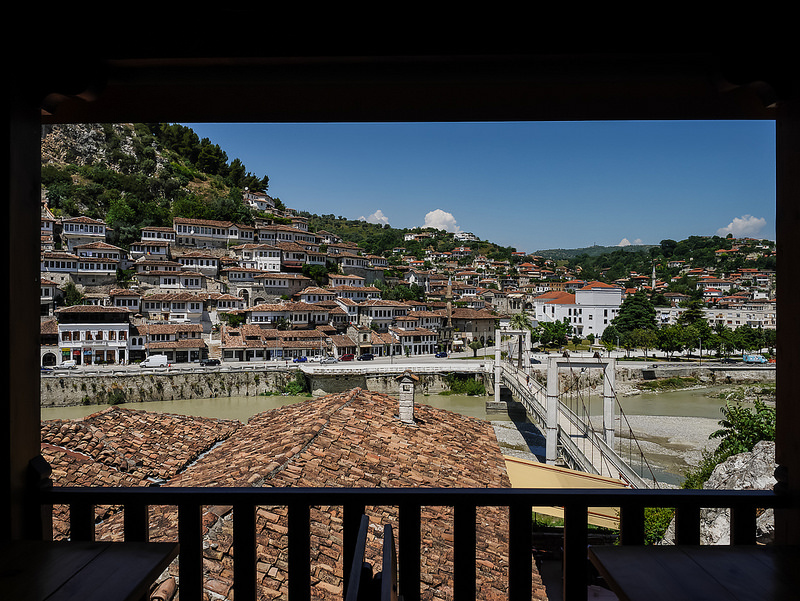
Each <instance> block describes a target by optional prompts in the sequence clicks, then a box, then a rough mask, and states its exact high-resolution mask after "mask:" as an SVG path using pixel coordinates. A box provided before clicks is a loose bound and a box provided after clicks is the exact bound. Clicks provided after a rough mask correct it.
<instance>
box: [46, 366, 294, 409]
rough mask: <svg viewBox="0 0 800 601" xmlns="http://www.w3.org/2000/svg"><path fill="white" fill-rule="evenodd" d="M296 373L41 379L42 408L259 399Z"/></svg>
mask: <svg viewBox="0 0 800 601" xmlns="http://www.w3.org/2000/svg"><path fill="white" fill-rule="evenodd" d="M294 371H295V370H289V371H286V370H282V371H263V372H257V371H241V372H216V371H214V372H212V371H209V372H206V373H196V372H174V373H146V374H140V373H137V374H114V375H113V376H79V375H69V376H46V377H42V378H41V384H40V390H41V406H42V407H66V406H72V405H86V404H91V405H94V404H103V405H104V404H114V403H115V402H125V403H141V402H146V401H174V400H180V399H200V398H213V397H227V396H257V395H260V394H264V393H267V392H277V391H280V390H281V389H282V388H283V386H284V385H285V384H286V383H287V382H288V381H289V380H291V378H292V377H293V375H294Z"/></svg>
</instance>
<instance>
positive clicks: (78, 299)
mask: <svg viewBox="0 0 800 601" xmlns="http://www.w3.org/2000/svg"><path fill="white" fill-rule="evenodd" d="M62 290H63V292H64V306H65V307H72V306H74V305H80V304H81V303H82V302H83V293H82V292H81V291H80V290H78V287H77V286H76V285H75V284H74V283H73V282H67V283H66V284H64V288H63V289H62Z"/></svg>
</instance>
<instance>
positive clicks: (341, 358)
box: [339, 353, 356, 361]
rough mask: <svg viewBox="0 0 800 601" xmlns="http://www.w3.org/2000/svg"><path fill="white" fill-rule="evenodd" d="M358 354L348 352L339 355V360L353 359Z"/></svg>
mask: <svg viewBox="0 0 800 601" xmlns="http://www.w3.org/2000/svg"><path fill="white" fill-rule="evenodd" d="M355 358H356V356H355V355H354V354H353V353H346V354H344V355H342V356H341V357H339V361H352V360H353V359H355Z"/></svg>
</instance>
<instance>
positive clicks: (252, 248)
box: [231, 244, 281, 273]
mask: <svg viewBox="0 0 800 601" xmlns="http://www.w3.org/2000/svg"><path fill="white" fill-rule="evenodd" d="M231 250H233V252H234V255H235V256H236V258H237V259H238V261H239V265H240V266H241V267H245V268H248V269H257V270H259V271H271V272H275V273H277V272H279V271H280V270H281V249H280V248H278V247H277V246H273V245H272V244H242V245H240V246H235V247H233V248H232V249H231Z"/></svg>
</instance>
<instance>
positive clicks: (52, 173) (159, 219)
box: [41, 123, 280, 248]
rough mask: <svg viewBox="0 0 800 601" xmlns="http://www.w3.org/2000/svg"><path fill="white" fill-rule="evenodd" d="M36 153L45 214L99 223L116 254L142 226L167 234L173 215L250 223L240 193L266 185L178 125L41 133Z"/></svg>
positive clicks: (53, 129)
mask: <svg viewBox="0 0 800 601" xmlns="http://www.w3.org/2000/svg"><path fill="white" fill-rule="evenodd" d="M41 147H42V187H43V189H44V190H45V192H46V194H47V200H48V204H49V206H50V209H51V210H53V212H54V213H55V214H56V216H58V217H76V216H78V215H84V216H86V217H90V218H92V219H101V220H104V221H105V222H106V223H107V225H108V226H109V227H110V228H111V229H112V231H111V233H110V236H109V242H110V243H112V244H115V245H118V246H121V247H123V248H127V247H128V246H129V245H130V243H131V242H134V241H136V240H138V239H139V238H140V234H139V232H140V230H141V228H142V227H148V226H160V227H171V226H172V218H173V217H175V216H179V217H189V218H197V219H216V220H226V221H232V222H235V223H252V220H253V215H252V212H251V211H250V209H249V208H248V207H246V206H245V204H244V203H243V201H242V190H243V189H244V188H245V187H247V188H249V189H251V190H255V191H261V192H266V191H267V188H268V185H269V178H268V177H267V176H266V175H261V176H259V175H255V174H253V173H251V172H249V171H248V170H247V168H246V167H245V165H244V164H243V163H242V161H241V160H239V159H233V160H229V159H228V156H227V154H226V153H225V151H224V150H223V149H221V148H220V147H219V146H218V145H216V144H212V143H211V142H210V141H209V140H208V139H207V138H204V139H202V140H201V139H200V138H199V137H198V136H197V134H195V133H194V131H193V130H191V129H190V128H188V127H184V126H182V125H169V124H142V123H137V124H79V125H57V126H44V127H42V139H41ZM279 200H280V199H278V201H279Z"/></svg>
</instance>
